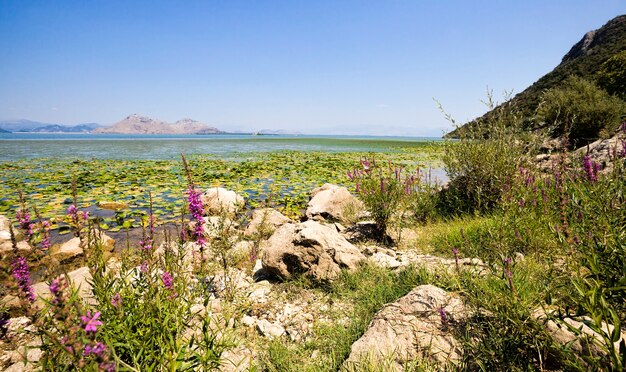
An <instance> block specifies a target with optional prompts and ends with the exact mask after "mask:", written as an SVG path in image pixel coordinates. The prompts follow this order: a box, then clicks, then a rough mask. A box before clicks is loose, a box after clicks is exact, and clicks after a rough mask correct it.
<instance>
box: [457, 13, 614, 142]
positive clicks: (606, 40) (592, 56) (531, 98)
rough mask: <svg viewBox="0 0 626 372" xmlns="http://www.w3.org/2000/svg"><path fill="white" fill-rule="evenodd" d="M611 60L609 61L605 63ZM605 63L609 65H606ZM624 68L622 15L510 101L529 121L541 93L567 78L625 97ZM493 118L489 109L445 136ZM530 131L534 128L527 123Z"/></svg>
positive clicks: (591, 36)
mask: <svg viewBox="0 0 626 372" xmlns="http://www.w3.org/2000/svg"><path fill="white" fill-rule="evenodd" d="M610 59H611V61H609V60H610ZM607 61H609V62H607ZM625 66H626V15H620V16H618V17H615V18H613V19H612V20H610V21H609V22H607V23H606V24H605V25H604V26H602V27H601V28H599V29H598V30H594V31H590V32H587V33H586V34H585V36H584V37H583V38H582V39H581V40H580V41H579V42H578V43H576V44H575V45H574V46H573V47H572V48H571V50H570V51H569V52H568V53H567V54H566V55H565V56H564V57H563V60H562V61H561V63H560V64H559V65H558V66H557V67H556V68H555V69H554V70H552V71H551V72H549V73H547V74H546V75H544V76H543V77H541V78H540V79H539V80H537V81H536V82H535V83H533V84H532V85H531V86H529V87H528V88H526V89H525V90H524V91H523V92H521V93H519V94H517V95H516V96H515V97H513V99H512V102H511V103H512V104H513V106H515V108H516V109H517V110H519V111H520V112H521V114H522V115H523V116H524V117H527V118H531V117H533V116H534V113H535V111H536V109H537V107H538V105H539V103H540V102H541V99H542V95H543V93H544V92H545V91H546V90H548V89H552V88H558V87H560V86H561V84H562V83H563V82H564V81H565V80H566V79H567V78H568V77H570V76H572V75H573V76H578V77H581V78H583V79H585V80H587V81H590V82H592V83H596V84H597V85H598V86H599V87H600V88H603V89H605V90H607V91H609V92H610V93H613V94H615V95H618V96H621V97H622V98H623V97H625V93H626V92H624V79H625V77H624V75H625V72H624V67H625ZM491 115H493V110H492V111H489V112H487V113H486V114H485V115H483V116H482V117H480V118H478V119H475V120H473V121H471V122H469V123H467V124H465V125H464V126H462V127H460V128H458V129H456V130H454V131H452V132H450V133H448V134H447V135H446V137H450V138H455V137H458V134H459V132H458V131H459V130H462V128H464V127H465V126H468V125H469V126H474V125H481V123H482V122H484V121H486V120H488V119H489V117H490V116H491ZM528 125H529V126H530V127H531V128H532V127H533V126H536V124H535V123H533V122H532V121H529V122H528Z"/></svg>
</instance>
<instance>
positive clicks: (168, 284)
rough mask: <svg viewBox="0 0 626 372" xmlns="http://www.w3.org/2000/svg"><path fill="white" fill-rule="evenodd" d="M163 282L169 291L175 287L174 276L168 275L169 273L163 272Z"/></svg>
mask: <svg viewBox="0 0 626 372" xmlns="http://www.w3.org/2000/svg"><path fill="white" fill-rule="evenodd" d="M161 280H162V281H163V286H164V287H165V288H166V289H167V290H171V289H172V287H173V286H174V279H173V278H172V275H170V273H168V272H167V271H164V272H163V275H161Z"/></svg>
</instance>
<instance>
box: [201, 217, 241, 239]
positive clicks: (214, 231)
mask: <svg viewBox="0 0 626 372" xmlns="http://www.w3.org/2000/svg"><path fill="white" fill-rule="evenodd" d="M203 219H204V226H203V227H204V235H206V236H207V237H208V238H218V237H220V236H234V235H235V234H234V231H235V229H236V228H237V227H238V226H239V224H238V223H237V222H235V221H233V220H231V219H230V218H226V217H222V216H209V217H204V218H203ZM190 228H192V229H193V226H190Z"/></svg>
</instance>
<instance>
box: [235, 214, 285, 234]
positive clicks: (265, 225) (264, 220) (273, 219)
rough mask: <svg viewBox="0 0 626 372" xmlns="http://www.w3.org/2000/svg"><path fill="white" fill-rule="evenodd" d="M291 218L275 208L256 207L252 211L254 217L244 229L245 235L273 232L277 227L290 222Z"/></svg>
mask: <svg viewBox="0 0 626 372" xmlns="http://www.w3.org/2000/svg"><path fill="white" fill-rule="evenodd" d="M290 222H291V220H290V219H289V218H287V217H286V216H285V215H283V214H282V213H280V212H279V211H277V210H276V209H273V208H261V209H255V210H254V211H253V212H252V219H251V220H250V223H249V224H248V227H247V228H246V230H245V231H244V235H246V236H252V235H256V234H261V235H265V234H268V235H269V234H272V233H273V232H274V230H276V228H278V227H280V226H282V225H284V224H286V223H290Z"/></svg>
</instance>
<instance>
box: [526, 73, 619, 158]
mask: <svg viewBox="0 0 626 372" xmlns="http://www.w3.org/2000/svg"><path fill="white" fill-rule="evenodd" d="M624 112H625V105H624V102H623V101H622V100H620V99H619V98H617V97H613V96H611V95H609V94H608V93H607V92H606V91H604V90H602V89H600V88H598V87H597V86H596V85H595V84H593V83H590V82H588V81H586V80H584V79H582V78H579V77H577V76H571V77H569V78H568V79H566V80H565V81H564V82H563V84H562V85H561V87H558V88H553V89H550V90H548V91H546V92H545V93H544V94H543V102H542V103H541V104H540V105H539V107H538V108H537V115H536V120H537V121H539V122H543V123H545V124H546V125H547V126H549V128H550V132H551V135H552V136H553V137H561V136H566V137H567V138H569V140H570V144H571V145H572V146H573V147H580V146H584V145H586V144H588V143H590V142H593V141H595V140H596V139H598V138H599V137H600V136H601V134H603V133H605V134H610V133H613V132H615V131H616V129H617V127H618V126H619V124H620V119H621V116H622V114H624Z"/></svg>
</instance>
